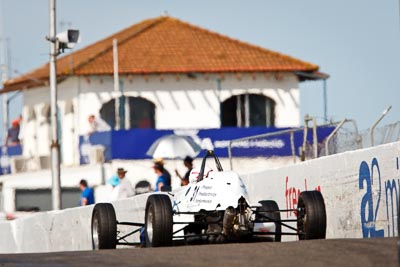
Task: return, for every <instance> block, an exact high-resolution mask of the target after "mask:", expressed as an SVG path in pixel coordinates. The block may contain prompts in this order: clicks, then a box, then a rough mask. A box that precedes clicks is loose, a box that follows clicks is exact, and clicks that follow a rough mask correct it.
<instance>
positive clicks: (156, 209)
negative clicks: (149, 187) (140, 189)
mask: <svg viewBox="0 0 400 267" xmlns="http://www.w3.org/2000/svg"><path fill="white" fill-rule="evenodd" d="M145 238H146V247H166V246H171V245H172V206H171V200H170V198H169V197H168V196H167V195H162V194H154V195H150V196H149V198H148V199H147V203H146V215H145Z"/></svg>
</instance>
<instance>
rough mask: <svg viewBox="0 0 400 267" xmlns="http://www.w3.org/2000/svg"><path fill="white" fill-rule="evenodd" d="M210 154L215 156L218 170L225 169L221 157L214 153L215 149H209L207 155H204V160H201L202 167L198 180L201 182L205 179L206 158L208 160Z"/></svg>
mask: <svg viewBox="0 0 400 267" xmlns="http://www.w3.org/2000/svg"><path fill="white" fill-rule="evenodd" d="M210 156H212V157H214V160H215V165H216V166H217V170H218V171H220V172H222V171H223V169H222V165H221V162H219V159H218V157H217V156H216V155H215V154H214V151H213V150H207V152H206V154H205V156H204V157H203V161H202V162H201V168H200V173H199V178H198V180H197V181H198V182H200V181H201V180H203V176H204V169H205V167H206V160H207V158H208V157H210Z"/></svg>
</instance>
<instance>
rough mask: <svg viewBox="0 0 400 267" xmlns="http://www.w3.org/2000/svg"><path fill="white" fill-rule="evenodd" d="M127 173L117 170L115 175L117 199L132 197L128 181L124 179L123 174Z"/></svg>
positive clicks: (132, 193)
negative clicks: (117, 179) (117, 183)
mask: <svg viewBox="0 0 400 267" xmlns="http://www.w3.org/2000/svg"><path fill="white" fill-rule="evenodd" d="M127 172H128V171H126V170H124V168H118V169H117V175H118V178H119V185H117V186H116V189H117V190H118V199H121V198H127V197H130V196H133V195H134V191H133V188H132V185H131V182H129V180H128V179H126V178H125V174H126V173H127Z"/></svg>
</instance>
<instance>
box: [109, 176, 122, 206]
mask: <svg viewBox="0 0 400 267" xmlns="http://www.w3.org/2000/svg"><path fill="white" fill-rule="evenodd" d="M119 182H120V181H119V177H118V175H117V174H114V175H113V176H111V178H110V179H108V180H107V183H108V184H109V185H110V186H111V188H110V194H109V199H108V200H109V201H114V200H117V199H118V193H119V187H118V185H119Z"/></svg>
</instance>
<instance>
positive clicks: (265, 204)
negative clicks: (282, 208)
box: [256, 200, 282, 242]
mask: <svg viewBox="0 0 400 267" xmlns="http://www.w3.org/2000/svg"><path fill="white" fill-rule="evenodd" d="M259 203H260V204H261V207H259V208H258V212H257V214H256V220H257V221H264V222H269V221H273V222H275V233H276V234H275V235H273V236H268V238H269V239H271V237H272V239H273V241H275V242H281V239H282V235H281V232H282V225H281V224H280V221H281V214H280V212H279V207H278V204H277V203H276V202H275V201H273V200H263V201H260V202H259Z"/></svg>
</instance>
